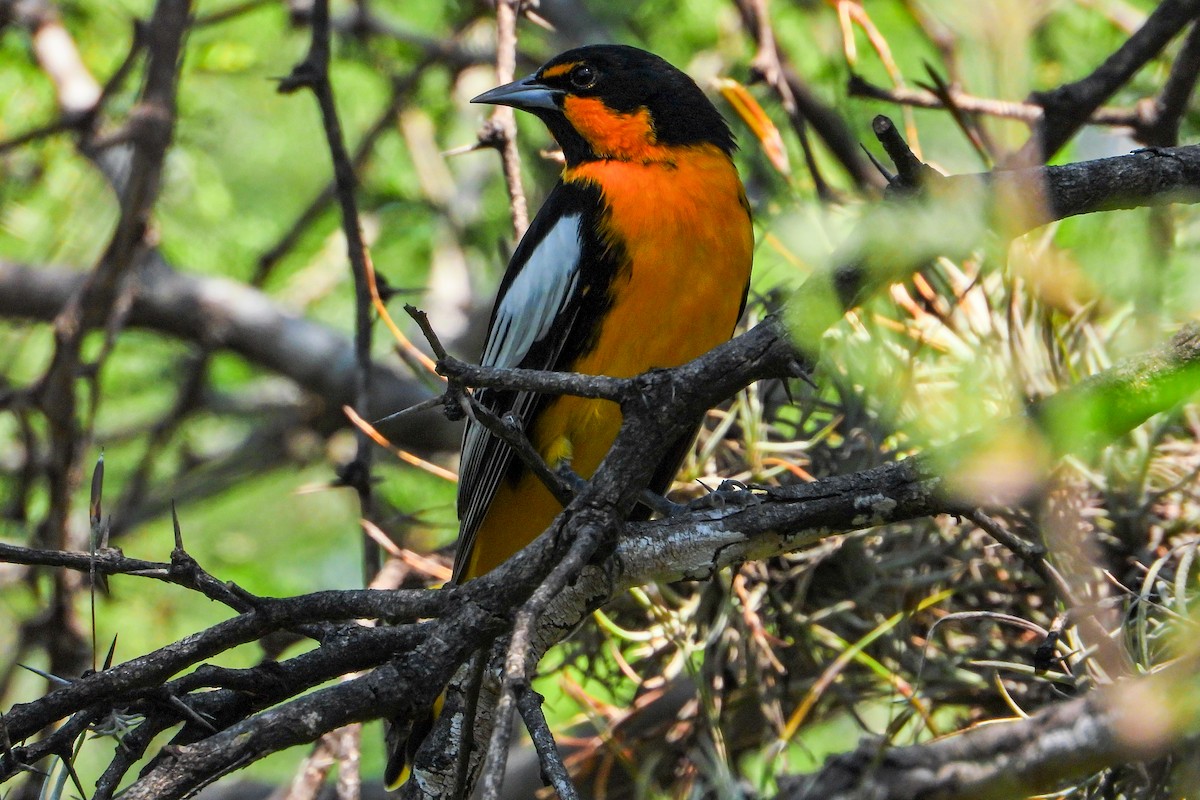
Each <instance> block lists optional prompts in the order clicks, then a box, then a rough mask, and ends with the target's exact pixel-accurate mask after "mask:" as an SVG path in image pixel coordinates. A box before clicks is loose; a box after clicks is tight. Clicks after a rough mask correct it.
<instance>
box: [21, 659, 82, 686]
mask: <svg viewBox="0 0 1200 800" xmlns="http://www.w3.org/2000/svg"><path fill="white" fill-rule="evenodd" d="M17 666H18V667H20V668H21V669H26V670H29V671H30V672H32V673H33V674H34V675H38V676H40V677H42V678H45V679H46V680H48V681H50V682H51V683H53V684H57V685H58V686H70V685H71V681H69V680H67V679H66V678H60V677H58V676H57V675H54V674H53V673H50V672H43V671H42V670H40V669H38V668H37V667H31V666H29V665H28V664H17Z"/></svg>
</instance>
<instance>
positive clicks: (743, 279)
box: [385, 44, 754, 786]
mask: <svg viewBox="0 0 1200 800" xmlns="http://www.w3.org/2000/svg"><path fill="white" fill-rule="evenodd" d="M472 102H474V103H486V104H494V105H506V106H511V107H513V108H515V109H518V110H521V111H526V112H528V113H530V114H533V115H534V116H535V117H537V118H538V119H540V120H541V121H542V122H543V123H544V124H545V125H546V127H547V128H549V130H550V133H551V135H552V136H553V137H554V139H555V140H556V141H557V143H558V145H559V146H560V147H561V149H562V154H563V157H564V160H565V166H564V168H563V170H562V173H561V176H560V178H559V181H558V183H557V184H556V185H555V186H554V188H553V189H552V190H551V191H550V193H549V194H548V195H547V197H546V200H545V202H544V203H543V205H542V207H541V209H540V210H539V211H538V213H537V214H536V215H535V217H534V219H533V221H532V222H531V223H530V225H529V228H528V230H527V231H526V232H525V234H524V236H523V237H522V238H521V240H520V242H519V243H518V245H517V247H516V249H515V250H514V252H513V255H512V258H511V260H510V261H509V264H508V268H507V270H506V271H505V274H504V277H503V279H502V280H501V283H500V288H499V291H498V295H497V299H496V302H495V306H494V308H493V310H492V314H491V319H490V323H489V326H488V335H487V339H486V343H485V345H484V348H483V354H482V357H481V359H480V363H481V364H483V365H484V366H489V367H519V368H525V369H538V370H553V371H560V372H577V373H584V374H589V375H605V376H611V377H617V378H628V377H633V376H635V375H638V374H640V373H643V372H646V371H648V370H651V369H654V368H662V367H674V366H678V365H680V364H683V363H685V362H687V361H690V360H692V359H694V358H696V357H698V356H700V355H702V354H703V353H705V352H707V351H708V350H711V349H712V348H713V347H716V346H717V345H719V344H721V343H722V342H725V341H727V340H728V339H729V338H730V337H731V336H732V335H733V332H734V328H735V326H736V325H737V322H738V319H739V318H740V317H741V314H742V311H743V310H744V308H745V303H746V296H747V292H748V290H749V281H750V271H751V261H752V257H753V248H754V233H753V227H752V222H751V212H750V204H749V202H748V200H747V198H746V193H745V190H744V188H743V186H742V183H741V179H740V178H739V176H738V172H737V168H736V166H735V165H734V162H733V153H734V151H735V149H736V142H735V138H734V135H733V133H732V131H731V130H730V128H729V125H728V124H727V123H726V121H725V119H724V118H723V117H722V116H721V113H720V112H719V111H718V110H717V109H716V107H715V106H714V105H713V104H712V102H711V101H709V99H708V98H707V97H706V96H705V94H704V92H703V91H702V90H701V89H700V87H699V86H697V84H696V83H695V81H693V80H692V79H691V78H690V77H688V76H687V75H686V74H685V73H683V72H682V71H680V70H678V69H676V68H675V67H674V66H672V65H671V64H669V63H668V62H667V61H665V60H664V59H662V58H660V57H659V56H657V55H654V54H652V53H649V52H647V51H645V50H641V49H638V48H635V47H629V46H624V45H614V44H599V45H588V46H584V47H578V48H575V49H571V50H568V51H566V52H564V53H561V54H560V55H558V56H555V57H554V58H552V59H550V60H549V61H548V62H546V63H545V64H544V65H542V66H541V67H540V68H539V69H538V70H537V71H536V72H534V73H533V74H532V75H530V76H528V77H526V78H523V79H521V80H518V81H514V82H512V83H508V84H505V85H503V86H500V87H497V88H495V89H492V90H490V91H488V92H484V93H483V94H481V95H479V96H478V97H475V98H474V99H473V100H472ZM474 400H475V402H477V403H479V404H480V405H482V406H483V407H485V408H487V409H489V410H490V411H492V412H494V413H495V414H497V415H499V416H504V415H506V414H515V415H516V416H517V418H519V419H520V420H521V423H522V425H523V428H524V431H525V434H526V436H527V437H528V439H529V441H530V442H531V443H532V444H533V446H534V448H535V449H536V450H537V452H538V453H539V454H540V455H541V457H542V458H543V459H544V460H545V462H546V464H547V465H548V466H550V467H551V468H552V469H558V468H560V467H563V466H569V467H570V469H571V470H573V471H574V473H575V474H576V475H578V476H579V477H580V478H583V479H585V480H586V479H587V478H590V477H591V476H592V474H593V473H594V472H595V470H596V468H597V467H598V466H599V464H600V461H601V460H602V459H603V458H604V456H605V454H606V453H607V452H608V450H609V448H610V447H611V446H612V444H613V441H614V440H615V439H616V436H617V432H618V430H619V428H620V426H621V419H622V417H621V410H620V407H619V406H618V405H617V404H616V403H614V402H611V401H608V400H597V399H586V398H579V397H572V396H568V395H562V396H553V395H543V394H538V393H534V392H529V391H501V390H496V389H477V390H475V393H474ZM701 422H702V420H701V419H697V420H695V427H694V430H693V431H692V432H691V433H689V434H688V435H687V436H684V437H681V438H680V439H679V440H678V441H677V442H676V443H675V444H674V445H673V446H672V447H671V448H670V450H669V452H668V454H667V456H666V457H665V458H663V459H662V461H661V462H660V463H659V464H658V465H657V468H656V471H655V473H654V477H653V479H652V481H651V484H650V486H649V488H650V490H651V491H653V492H656V493H659V494H661V493H663V492H664V491H665V490H666V489H667V488H668V487H669V485H670V482H671V481H672V480H673V478H674V476H675V473H676V472H677V471H678V469H679V465H680V463H681V462H682V460H683V458H684V456H685V455H686V453H687V450H688V449H689V448H690V447H691V444H692V441H693V440H694V438H695V433H696V431H697V430H699V427H700V424H701ZM562 508H563V507H562V505H561V504H560V503H559V502H558V500H556V499H555V497H554V495H553V494H552V493H551V492H550V491H549V490H548V489H547V488H546V487H545V486H544V485H543V484H542V482H541V481H540V479H539V478H538V477H537V476H536V475H535V474H534V473H533V472H531V471H530V470H529V469H527V468H526V467H525V466H524V465H523V464H522V462H521V461H520V460H519V459H518V458H515V457H514V454H513V452H512V450H511V448H510V447H509V445H508V444H506V443H505V442H503V441H501V440H500V439H499V438H497V437H495V436H494V435H492V434H491V433H490V432H489V431H488V430H487V429H486V428H484V426H483V425H481V424H479V423H478V422H475V421H472V420H468V422H467V425H466V430H465V432H464V434H463V445H462V457H461V460H460V466H459V488H458V516H459V537H458V548H457V553H456V557H455V563H454V570H453V578H452V582H453V583H455V584H461V583H464V582H466V581H469V580H471V579H473V578H477V577H479V576H481V575H484V574H486V573H487V572H489V571H490V570H492V569H495V568H496V567H497V566H499V565H500V564H502V563H503V562H504V561H505V560H507V559H508V558H509V557H510V556H512V555H513V554H515V553H516V552H517V551H518V550H520V549H521V548H523V547H524V546H525V545H527V544H529V543H530V542H532V541H533V540H534V539H535V538H537V537H538V536H539V535H540V534H541V533H542V532H543V531H545V530H546V529H547V528H548V527H549V526H550V524H551V523H552V522H553V520H554V518H555V517H556V516H557V515H558V513H559V512H560V511H562ZM634 513H635V515H637V516H640V517H641V518H645V517H646V516H648V514H649V512H648V510H647V509H645V508H642V507H639V509H638V510H636V511H635V512H634ZM430 724H431V720H429V719H427V720H424V721H423V722H421V721H419V722H418V723H417V724H416V725H415V726H414V729H413V730H412V732H411V733H410V735H409V736H408V738H407V742H405V741H399V740H397V741H394V742H392V743H390V744H391V747H392V752H391V757H390V759H389V763H388V767H387V771H386V775H385V778H386V779H387V783H388V784H389V785H390V786H394V785H398V784H400V783H403V781H404V780H405V779H406V778H407V775H408V768H409V765H410V762H411V758H412V757H413V756H414V755H415V752H416V749H417V747H418V746H419V745H420V740H421V739H423V738H424V735H425V734H427V733H428V727H429V725H430Z"/></svg>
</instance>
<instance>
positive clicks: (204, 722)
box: [171, 695, 218, 733]
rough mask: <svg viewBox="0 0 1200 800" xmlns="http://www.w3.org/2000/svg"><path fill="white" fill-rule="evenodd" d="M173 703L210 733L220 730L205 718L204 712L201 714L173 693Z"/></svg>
mask: <svg viewBox="0 0 1200 800" xmlns="http://www.w3.org/2000/svg"><path fill="white" fill-rule="evenodd" d="M171 705H172V706H174V707H175V708H178V709H179V710H180V711H182V712H183V715H184V716H185V717H187V718H188V719H190V720H191V721H192V722H194V723H196V724H197V725H199V726H200V727H201V728H204V729H205V730H206V731H208V732H209V733H217V732H218V731H217V729H216V728H215V727H214V726H213V724H212V723H211V722H209V721H208V720H207V719H205V718H204V715H203V714H201V713H200V712H199V711H196V709H194V708H192V707H191V706H189V705H188V704H187V703H185V702H183V701H182V700H180V699H179V698H178V697H176V696H175V695H171Z"/></svg>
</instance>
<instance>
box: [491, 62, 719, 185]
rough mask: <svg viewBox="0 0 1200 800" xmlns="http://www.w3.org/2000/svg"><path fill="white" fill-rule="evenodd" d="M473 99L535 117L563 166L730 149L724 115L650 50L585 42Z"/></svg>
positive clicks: (690, 82) (660, 157)
mask: <svg viewBox="0 0 1200 800" xmlns="http://www.w3.org/2000/svg"><path fill="white" fill-rule="evenodd" d="M471 102H472V103H493V104H496V105H506V106H512V107H513V108H519V109H521V110H523V111H528V112H530V113H531V114H535V115H536V116H538V117H539V118H540V119H541V120H542V121H543V122H545V123H546V126H547V127H549V128H550V132H551V133H552V134H553V135H554V138H555V139H556V140H558V143H559V145H560V146H561V147H562V149H563V154H564V155H565V156H566V159H567V164H569V165H575V164H579V163H582V162H585V161H594V160H599V159H615V160H621V161H643V162H650V161H670V160H672V150H671V148H673V147H678V146H688V145H704V144H709V145H713V146H715V147H717V148H719V149H721V150H722V151H724V152H725V153H731V152H732V151H733V149H734V147H735V144H734V140H733V134H732V133H731V132H730V130H729V126H728V125H727V124H726V123H725V120H724V119H723V118H722V117H721V114H720V113H719V112H718V111H717V109H716V108H714V107H713V104H712V103H711V102H709V100H708V98H707V97H705V96H704V92H702V91H701V90H700V87H698V86H697V85H696V83H695V81H693V80H692V79H691V78H689V77H688V76H687V75H685V74H684V73H682V72H680V71H679V70H677V69H675V67H673V66H671V65H670V64H668V63H667V62H666V61H664V60H662V59H661V58H659V57H658V56H656V55H654V54H653V53H647V52H646V51H645V50H639V49H637V48H636V47H625V46H623V45H589V46H587V47H579V48H576V49H574V50H568V51H567V52H565V53H563V54H561V55H559V56H557V57H555V58H552V59H551V60H550V61H548V62H546V63H545V64H544V65H543V66H542V67H541V68H540V69H539V70H538V71H537V72H535V73H533V74H532V75H530V76H529V77H527V78H523V79H521V80H519V81H514V82H513V83H509V84H505V85H504V86H500V87H497V88H495V89H492V90H491V91H490V92H484V93H483V94H481V95H479V96H478V97H476V98H475V99H474V100H472V101H471Z"/></svg>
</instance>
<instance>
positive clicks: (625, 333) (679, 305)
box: [466, 145, 754, 577]
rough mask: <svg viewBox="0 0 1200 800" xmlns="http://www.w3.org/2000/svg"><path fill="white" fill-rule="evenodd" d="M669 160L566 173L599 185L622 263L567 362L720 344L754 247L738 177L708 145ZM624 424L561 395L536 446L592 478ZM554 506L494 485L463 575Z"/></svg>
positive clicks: (625, 361) (607, 361)
mask: <svg viewBox="0 0 1200 800" xmlns="http://www.w3.org/2000/svg"><path fill="white" fill-rule="evenodd" d="M679 154H680V157H679V158H677V159H675V160H674V161H672V162H660V161H655V162H650V163H638V162H629V161H597V162H592V163H587V164H583V165H580V166H578V167H575V168H573V169H568V170H567V171H566V173H564V176H563V177H564V179H565V180H566V181H568V182H570V181H591V182H595V183H596V184H597V185H598V186H600V187H601V188H602V191H603V194H604V202H605V204H606V205H607V206H608V208H609V215H608V217H607V220H606V223H605V226H604V230H603V231H602V233H603V235H604V236H606V237H609V239H610V240H611V242H612V243H614V244H619V245H620V246H621V247H622V248H623V249H624V252H625V253H626V255H627V256H628V266H627V268H626V269H624V270H623V271H622V272H621V274H619V275H618V276H616V278H615V280H614V282H613V284H612V287H611V289H610V292H611V295H612V305H611V309H610V311H609V313H608V314H607V315H606V316H605V318H604V319H603V321H602V322H601V323H600V325H601V327H600V331H599V333H598V336H597V338H596V340H595V341H596V344H595V347H594V348H592V350H591V351H590V352H588V353H586V354H585V355H584V356H583V357H582V358H580V359H579V360H578V361H577V362H576V363H575V364H573V365H570V366H569V369H570V370H571V371H574V372H583V373H587V374H591V375H611V376H615V377H631V376H633V375H637V374H639V373H641V372H645V371H646V370H648V369H652V368H655V367H672V366H677V365H679V364H683V363H685V362H687V361H690V360H691V359H693V358H696V357H697V356H700V355H701V354H703V353H705V352H707V351H708V350H711V349H712V348H713V347H715V346H717V345H718V344H720V343H722V342H724V341H726V340H728V339H729V337H730V336H731V335H732V333H733V328H734V325H735V324H736V323H737V316H738V312H739V309H740V308H741V303H742V297H743V293H744V290H745V287H746V283H747V281H748V280H749V278H750V262H751V256H752V249H753V245H754V236H753V231H752V230H751V225H750V213H749V208H748V206H747V204H746V199H745V194H744V193H743V191H742V185H741V182H740V181H739V180H738V177H737V172H736V170H735V169H734V167H733V164H732V162H731V161H730V160H729V158H728V157H727V156H726V155H725V154H724V153H723V152H721V151H720V150H718V149H717V148H716V147H712V146H710V145H704V146H699V147H693V148H686V149H684V148H680V149H679ZM620 426H621V413H620V409H619V408H618V407H617V405H616V404H615V403H611V402H608V401H605V400H585V399H582V398H577V397H563V398H560V399H557V400H555V401H554V402H552V403H550V404H549V405H548V406H546V407H545V409H544V410H543V411H542V413H541V414H540V415H539V416H538V419H537V420H536V421H535V423H534V426H533V430H532V440H533V444H534V445H535V446H536V447H537V449H538V451H539V452H540V453H542V455H543V457H545V458H546V460H547V461H548V462H549V463H550V464H551V465H554V464H555V463H558V462H560V461H562V460H563V459H570V461H571V465H572V468H573V469H574V470H575V471H576V472H577V473H578V474H579V475H581V476H582V477H584V478H589V477H591V475H592V474H593V473H594V472H595V470H596V467H598V466H599V464H600V461H601V460H602V459H603V458H604V455H605V454H606V453H607V452H608V450H609V448H610V447H611V446H612V443H613V440H614V439H615V438H616V435H617V431H618V429H619V428H620ZM561 510H562V507H561V506H560V505H559V504H558V503H557V502H556V501H555V500H554V498H553V497H552V496H551V495H550V493H549V492H548V491H546V489H545V487H543V486H542V485H541V483H540V481H538V480H537V478H536V477H534V476H532V475H530V474H526V475H524V476H523V477H522V479H521V480H520V481H519V482H518V483H517V484H516V485H515V486H514V485H512V484H509V483H507V482H501V486H500V487H499V489H498V491H497V492H496V496H495V498H494V499H493V501H492V505H491V507H490V508H489V510H488V515H487V517H486V518H485V519H484V521H483V523H482V525H481V526H480V529H479V532H478V535H477V536H476V539H475V546H474V551H473V552H472V554H471V563H470V566H469V567H468V569H467V571H466V577H474V576H476V575H481V574H483V573H484V572H487V571H488V570H490V569H492V568H494V567H496V566H498V565H499V564H500V563H501V562H503V561H504V560H505V559H507V558H508V557H509V556H510V555H512V554H513V553H515V552H516V551H517V550H519V549H520V548H522V547H524V546H525V545H526V544H528V543H529V542H530V541H532V540H533V539H534V538H536V537H537V535H538V534H540V533H541V532H542V531H543V530H544V529H545V528H546V527H547V526H548V525H549V524H550V521H551V520H552V519H553V518H554V516H555V515H556V514H557V513H558V512H559V511H561Z"/></svg>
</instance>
